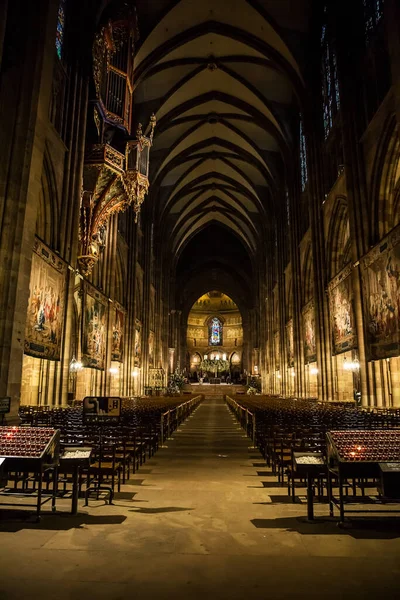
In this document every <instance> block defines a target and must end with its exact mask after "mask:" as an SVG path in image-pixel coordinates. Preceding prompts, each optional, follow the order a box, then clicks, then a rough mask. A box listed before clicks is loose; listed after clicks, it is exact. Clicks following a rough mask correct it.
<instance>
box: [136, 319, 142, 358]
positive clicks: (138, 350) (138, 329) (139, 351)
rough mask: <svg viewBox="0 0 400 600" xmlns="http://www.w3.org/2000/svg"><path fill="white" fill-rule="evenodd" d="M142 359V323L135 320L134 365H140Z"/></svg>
mask: <svg viewBox="0 0 400 600" xmlns="http://www.w3.org/2000/svg"><path fill="white" fill-rule="evenodd" d="M141 361H142V324H141V323H140V321H138V320H136V325H135V367H140V366H141Z"/></svg>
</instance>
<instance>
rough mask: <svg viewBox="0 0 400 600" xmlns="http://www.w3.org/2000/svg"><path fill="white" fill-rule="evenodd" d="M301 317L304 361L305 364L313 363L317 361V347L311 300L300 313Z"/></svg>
mask: <svg viewBox="0 0 400 600" xmlns="http://www.w3.org/2000/svg"><path fill="white" fill-rule="evenodd" d="M302 317H303V340H304V360H305V362H306V363H310V362H314V361H315V360H316V359H317V345H316V342H315V312H314V301H313V300H311V302H309V303H308V304H306V306H305V307H304V308H303V311H302Z"/></svg>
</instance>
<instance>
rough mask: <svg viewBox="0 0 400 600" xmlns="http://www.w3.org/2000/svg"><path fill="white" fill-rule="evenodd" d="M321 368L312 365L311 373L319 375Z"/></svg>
mask: <svg viewBox="0 0 400 600" xmlns="http://www.w3.org/2000/svg"><path fill="white" fill-rule="evenodd" d="M318 373H319V370H318V368H317V367H311V369H310V375H318Z"/></svg>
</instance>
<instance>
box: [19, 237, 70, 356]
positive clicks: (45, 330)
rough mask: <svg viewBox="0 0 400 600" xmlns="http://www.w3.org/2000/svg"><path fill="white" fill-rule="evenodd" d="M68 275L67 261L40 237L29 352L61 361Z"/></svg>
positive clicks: (27, 330) (36, 245)
mask: <svg viewBox="0 0 400 600" xmlns="http://www.w3.org/2000/svg"><path fill="white" fill-rule="evenodd" d="M66 277H67V265H66V263H65V262H64V261H63V260H61V259H60V258H59V257H58V256H57V255H56V254H55V253H54V252H52V251H51V250H50V248H48V247H47V246H46V245H45V244H43V242H41V241H40V240H38V239H36V240H35V243H34V248H33V254H32V269H31V279H30V284H29V301H28V311H27V318H26V325H25V343H24V352H25V354H29V355H30V356H36V357H37V358H45V359H48V360H60V355H61V340H62V334H63V326H64V313H65V292H66Z"/></svg>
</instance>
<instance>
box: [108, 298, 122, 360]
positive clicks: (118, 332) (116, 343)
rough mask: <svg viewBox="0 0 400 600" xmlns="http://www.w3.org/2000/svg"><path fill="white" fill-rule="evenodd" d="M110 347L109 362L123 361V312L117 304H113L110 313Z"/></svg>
mask: <svg viewBox="0 0 400 600" xmlns="http://www.w3.org/2000/svg"><path fill="white" fill-rule="evenodd" d="M111 314H112V346H111V360H116V361H118V362H122V361H123V355H124V327H125V310H124V309H123V308H122V306H121V305H120V304H118V302H114V305H113V308H112V311H111Z"/></svg>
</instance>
